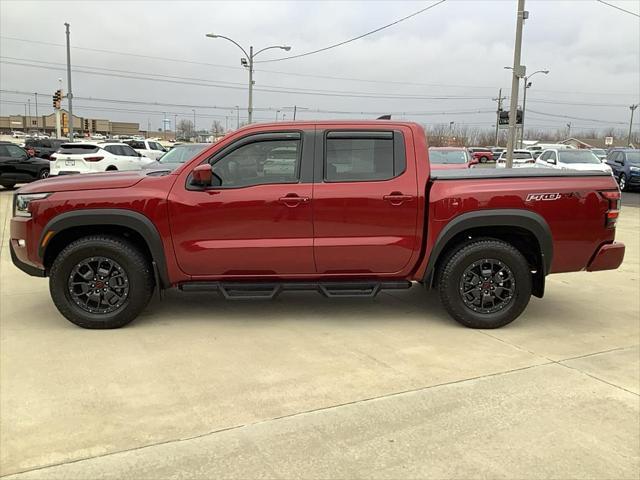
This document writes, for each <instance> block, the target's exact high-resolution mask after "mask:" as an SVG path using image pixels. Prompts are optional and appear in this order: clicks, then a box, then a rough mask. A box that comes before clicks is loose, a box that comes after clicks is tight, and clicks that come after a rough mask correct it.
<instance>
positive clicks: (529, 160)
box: [496, 150, 536, 168]
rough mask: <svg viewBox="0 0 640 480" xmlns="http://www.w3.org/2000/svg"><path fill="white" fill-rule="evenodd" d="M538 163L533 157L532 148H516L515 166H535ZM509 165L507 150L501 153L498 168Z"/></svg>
mask: <svg viewBox="0 0 640 480" xmlns="http://www.w3.org/2000/svg"><path fill="white" fill-rule="evenodd" d="M535 163H536V160H535V158H533V152H531V150H514V151H513V166H514V167H533V166H534V165H535ZM506 165H507V151H506V150H505V151H504V152H502V153H501V154H500V156H499V157H498V160H496V168H505V166H506Z"/></svg>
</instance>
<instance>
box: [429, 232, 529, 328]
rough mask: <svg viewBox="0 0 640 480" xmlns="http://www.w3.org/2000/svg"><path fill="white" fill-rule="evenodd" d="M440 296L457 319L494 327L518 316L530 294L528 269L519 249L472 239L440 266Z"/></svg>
mask: <svg viewBox="0 0 640 480" xmlns="http://www.w3.org/2000/svg"><path fill="white" fill-rule="evenodd" d="M438 289H439V293H440V300H441V301H442V304H443V305H444V307H445V308H446V310H447V312H448V313H449V314H450V315H451V316H452V317H453V318H454V319H455V320H457V321H458V322H459V323H461V324H462V325H465V326H467V327H471V328H498V327H502V326H504V325H507V324H508V323H511V322H512V321H513V320H515V319H516V318H518V316H519V315H520V314H521V313H522V312H523V311H524V309H525V308H526V306H527V304H528V303H529V299H530V297H531V270H530V268H529V264H528V262H527V260H526V259H525V258H524V256H523V255H522V253H520V251H519V250H517V249H516V248H514V247H513V246H512V245H510V244H508V243H506V242H503V241H501V240H494V239H484V240H476V241H474V242H472V243H469V244H466V245H463V246H462V247H460V248H459V249H458V250H457V251H455V252H453V253H452V254H451V255H450V256H449V257H448V258H447V259H446V261H445V263H444V265H443V266H442V268H441V269H440V272H439V277H438Z"/></svg>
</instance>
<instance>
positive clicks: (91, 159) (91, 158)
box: [84, 157, 104, 162]
mask: <svg viewBox="0 0 640 480" xmlns="http://www.w3.org/2000/svg"><path fill="white" fill-rule="evenodd" d="M103 158H104V157H84V161H85V162H99V161H100V160H102V159H103Z"/></svg>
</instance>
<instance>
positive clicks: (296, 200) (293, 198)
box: [278, 194, 309, 207]
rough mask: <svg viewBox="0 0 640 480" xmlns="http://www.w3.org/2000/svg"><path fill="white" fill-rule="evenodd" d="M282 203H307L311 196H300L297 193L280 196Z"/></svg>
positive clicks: (292, 204) (291, 204) (292, 205)
mask: <svg viewBox="0 0 640 480" xmlns="http://www.w3.org/2000/svg"><path fill="white" fill-rule="evenodd" d="M278 201H279V202H280V203H284V204H285V205H286V206H287V207H297V206H298V205H300V204H301V203H307V202H308V201H309V197H299V196H298V195H295V194H289V195H287V196H284V197H280V198H279V199H278Z"/></svg>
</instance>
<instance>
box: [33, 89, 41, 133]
mask: <svg viewBox="0 0 640 480" xmlns="http://www.w3.org/2000/svg"><path fill="white" fill-rule="evenodd" d="M34 95H35V96H36V129H37V130H38V132H39V131H40V122H39V121H38V92H34Z"/></svg>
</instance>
